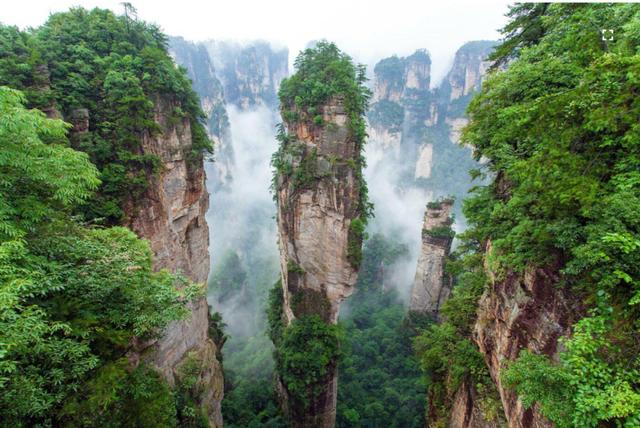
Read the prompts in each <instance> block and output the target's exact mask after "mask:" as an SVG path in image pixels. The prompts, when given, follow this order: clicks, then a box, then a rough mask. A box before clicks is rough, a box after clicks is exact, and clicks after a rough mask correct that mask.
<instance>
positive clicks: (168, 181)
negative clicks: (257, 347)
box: [125, 97, 223, 427]
mask: <svg viewBox="0 0 640 428" xmlns="http://www.w3.org/2000/svg"><path fill="white" fill-rule="evenodd" d="M154 105H155V106H154V120H155V122H156V123H157V124H158V126H159V128H160V130H161V132H159V133H158V134H157V135H144V136H143V138H142V151H143V152H144V153H145V154H152V155H155V156H157V157H158V158H159V159H160V161H161V164H162V169H161V172H160V173H159V174H157V175H153V174H149V176H148V181H149V186H148V188H147V190H146V191H145V193H144V194H143V195H142V196H140V197H137V198H135V199H129V200H128V201H127V203H126V204H125V211H126V213H127V217H128V226H129V227H130V228H131V229H132V230H134V231H135V232H136V233H137V234H138V235H140V236H141V237H143V238H146V239H147V240H149V242H150V244H151V249H152V250H153V253H154V256H155V257H154V263H155V268H156V269H168V270H170V271H172V272H176V271H181V272H182V273H183V274H184V275H185V276H186V277H187V278H189V279H190V280H192V281H194V282H198V283H205V282H206V280H207V275H208V273H209V250H208V246H209V231H208V227H207V222H206V220H205V213H206V211H207V208H208V206H209V195H208V193H207V191H206V189H205V186H204V180H205V174H204V166H203V162H202V156H199V157H197V158H195V159H193V158H192V157H190V156H189V155H190V154H191V144H192V135H191V127H190V122H189V119H187V118H183V119H182V120H179V121H177V123H176V121H175V120H174V119H173V118H172V117H171V112H172V111H173V109H174V108H176V107H179V105H177V104H176V103H175V102H173V101H172V100H171V99H168V98H165V97H158V98H156V100H155V103H154ZM189 309H190V310H191V314H190V316H189V317H187V318H186V319H184V320H181V321H176V322H173V323H171V324H170V325H169V326H168V327H167V329H166V330H165V331H164V333H163V335H162V337H161V338H160V339H158V340H157V341H155V342H153V343H144V344H139V346H138V349H137V351H138V353H137V354H133V355H132V356H131V358H134V359H137V358H142V359H144V360H145V361H148V362H150V363H152V364H153V365H154V366H155V367H157V368H158V370H160V371H161V372H162V374H163V375H164V377H165V378H166V379H167V380H168V382H169V383H170V384H171V385H175V384H176V383H179V382H180V381H181V368H182V366H183V365H184V364H185V363H187V362H189V363H191V364H193V363H195V364H197V366H198V367H199V369H198V375H197V376H198V380H197V384H198V389H199V391H201V393H200V396H199V397H197V399H198V401H199V404H200V405H201V407H202V410H203V411H204V413H205V414H206V415H207V417H208V419H209V422H210V425H211V426H212V427H221V426H222V413H221V408H220V404H221V400H222V394H223V379H222V368H221V365H220V362H219V361H218V360H217V356H216V354H217V352H218V348H217V345H216V344H215V343H214V342H213V341H212V340H211V338H210V337H209V334H208V331H209V308H208V305H207V302H206V298H205V297H204V296H203V297H201V298H199V299H198V300H197V301H194V302H192V303H191V304H190V307H189Z"/></svg>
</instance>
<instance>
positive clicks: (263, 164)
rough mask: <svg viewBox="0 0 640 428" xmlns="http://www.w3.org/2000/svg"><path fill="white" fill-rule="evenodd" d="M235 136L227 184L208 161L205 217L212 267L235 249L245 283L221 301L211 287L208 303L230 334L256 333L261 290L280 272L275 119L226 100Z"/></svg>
mask: <svg viewBox="0 0 640 428" xmlns="http://www.w3.org/2000/svg"><path fill="white" fill-rule="evenodd" d="M227 112H228V115H229V122H230V127H231V135H232V139H233V151H234V161H233V163H232V166H231V176H232V177H233V178H232V180H231V183H230V185H229V186H228V187H219V186H213V183H211V181H213V180H215V175H214V174H213V173H212V167H213V164H208V165H207V167H208V180H209V181H210V183H208V188H209V189H216V191H214V192H213V193H212V194H211V202H210V204H211V207H212V208H211V209H210V210H209V212H208V214H207V221H208V223H209V225H210V227H211V251H210V253H211V256H212V260H211V262H212V263H211V266H212V272H215V271H216V269H217V268H219V267H220V262H221V261H222V259H223V257H224V256H225V254H227V253H228V252H235V253H236V254H237V255H238V257H239V259H240V261H241V264H242V267H243V269H245V270H246V274H247V278H246V282H245V283H244V284H242V289H241V290H240V293H237V294H234V295H233V296H232V297H231V298H230V299H228V300H225V301H224V302H223V303H222V304H221V302H220V301H218V299H217V298H216V296H215V295H216V292H217V290H215V289H212V288H211V287H210V289H209V302H210V304H211V305H212V306H213V309H214V310H215V311H218V312H220V313H221V314H222V316H223V319H224V321H225V323H226V324H227V332H228V334H230V335H231V337H232V338H240V337H248V336H253V335H255V334H257V333H259V332H260V330H261V329H262V327H263V325H262V322H261V321H262V319H263V317H262V316H261V315H262V312H263V311H264V308H263V307H262V306H263V303H264V301H262V300H261V299H258V298H257V297H259V294H260V291H261V290H259V289H261V288H264V287H268V286H269V285H270V284H273V283H274V282H275V281H276V279H277V278H278V275H279V271H278V268H279V265H278V247H277V233H276V223H275V220H274V216H275V213H276V207H275V203H274V202H273V199H272V196H271V193H270V190H269V186H270V182H271V167H270V159H271V154H272V153H273V152H274V151H275V150H276V140H275V124H276V121H277V118H276V117H275V115H274V113H273V112H272V111H270V110H269V109H268V108H267V107H264V106H259V107H257V108H254V109H251V110H248V111H241V110H239V109H238V108H237V107H235V106H233V105H228V107H227Z"/></svg>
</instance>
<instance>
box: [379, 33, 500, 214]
mask: <svg viewBox="0 0 640 428" xmlns="http://www.w3.org/2000/svg"><path fill="white" fill-rule="evenodd" d="M493 45H494V43H493V42H470V43H467V44H465V45H464V46H462V47H461V48H460V49H459V50H458V52H457V53H456V55H455V59H454V63H453V66H452V68H451V70H450V72H449V73H448V75H447V76H446V78H445V79H444V81H443V82H442V83H441V84H440V85H439V87H437V88H430V87H429V85H430V80H431V79H430V65H431V61H430V59H429V55H428V53H427V52H426V51H423V50H422V51H417V52H416V53H414V54H413V55H411V56H409V57H406V58H398V57H391V58H386V59H383V60H381V61H380V62H379V63H378V64H377V65H376V67H375V70H374V71H375V78H374V83H373V89H374V93H373V99H372V101H373V103H372V104H371V108H370V110H369V114H368V119H369V130H368V133H369V135H370V139H369V141H370V144H371V145H373V146H374V147H376V146H377V147H379V148H380V149H381V150H384V151H385V154H386V155H387V156H389V157H390V158H391V159H392V160H393V161H395V162H396V163H397V164H398V167H397V169H398V184H399V185H401V186H407V185H409V186H418V187H421V188H424V189H426V190H429V191H430V192H432V194H433V195H434V196H436V197H439V196H445V195H453V196H456V197H459V198H460V199H462V198H463V197H464V196H465V195H466V193H467V191H468V189H469V188H470V187H471V183H470V180H469V179H468V175H467V171H468V170H469V169H471V168H475V167H476V166H475V163H474V161H473V160H472V159H471V151H470V149H468V148H465V147H461V146H459V145H458V143H459V141H460V133H461V130H462V128H463V127H464V125H465V124H466V118H465V117H464V112H465V109H466V107H467V105H468V103H469V101H470V100H471V96H472V94H473V92H475V91H477V90H478V89H479V88H480V84H481V82H482V78H483V76H484V75H485V74H486V72H487V69H488V66H489V63H488V62H486V61H485V60H484V59H485V58H486V57H487V56H488V55H489V53H490V51H491V48H492V47H493ZM456 210H459V208H456ZM457 214H458V215H460V214H461V213H460V212H459V211H458V212H457Z"/></svg>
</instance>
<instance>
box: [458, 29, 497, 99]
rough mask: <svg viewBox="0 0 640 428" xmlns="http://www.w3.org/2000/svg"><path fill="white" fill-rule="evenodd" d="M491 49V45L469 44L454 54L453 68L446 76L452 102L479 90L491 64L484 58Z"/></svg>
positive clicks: (482, 43)
mask: <svg viewBox="0 0 640 428" xmlns="http://www.w3.org/2000/svg"><path fill="white" fill-rule="evenodd" d="M492 47H493V44H492V43H487V42H469V43H467V44H465V45H464V46H462V47H461V48H460V49H459V50H458V51H457V52H456V55H455V58H454V60H453V67H452V68H451V71H450V72H449V75H448V76H447V81H448V83H449V85H450V86H451V93H450V99H451V100H452V101H453V100H456V99H458V98H460V97H464V96H465V95H469V94H470V93H471V92H474V91H477V90H478V89H480V84H481V83H482V80H483V78H484V76H485V75H486V73H487V71H488V69H489V67H490V66H491V62H489V61H487V60H486V58H487V56H488V55H489V53H490V52H491V49H492Z"/></svg>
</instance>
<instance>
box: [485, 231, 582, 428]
mask: <svg viewBox="0 0 640 428" xmlns="http://www.w3.org/2000/svg"><path fill="white" fill-rule="evenodd" d="M486 254H488V255H490V254H491V243H488V244H487V248H486ZM486 270H487V273H488V275H489V283H490V284H489V287H488V289H487V290H486V291H485V293H484V295H483V296H482V298H481V299H480V302H479V306H478V318H477V320H476V324H475V327H474V340H475V341H476V343H477V344H478V347H479V348H480V352H482V354H483V355H484V358H485V361H486V363H487V366H488V367H489V372H490V374H491V377H492V379H493V381H494V382H495V384H496V386H497V389H498V392H499V393H500V399H501V401H502V406H503V408H504V413H505V417H506V419H507V422H508V425H509V427H511V428H538V427H545V428H547V427H552V426H553V424H551V423H550V422H549V421H548V420H547V419H546V418H544V417H543V416H542V415H541V414H540V413H539V412H538V410H537V408H536V406H534V407H532V408H531V409H525V408H523V406H522V403H521V402H520V400H518V397H517V395H516V394H515V392H514V391H512V390H509V389H506V388H505V387H504V386H503V385H502V381H501V379H500V371H501V369H503V368H504V367H505V364H506V363H507V362H508V361H510V360H514V359H516V357H517V356H518V353H519V352H520V350H522V349H529V350H531V351H532V352H534V353H536V354H545V355H548V356H550V357H551V358H552V359H553V358H554V356H556V354H557V352H558V351H559V349H558V348H559V343H558V338H559V337H561V336H566V335H568V334H569V333H570V326H571V325H572V324H573V323H575V322H576V321H577V320H578V319H579V317H580V314H581V313H582V310H581V308H580V305H579V304H578V303H577V301H578V299H576V297H575V296H571V295H569V294H568V291H567V290H564V289H563V288H561V287H557V286H556V284H557V283H558V280H559V275H558V266H548V267H546V268H544V269H541V268H539V269H535V270H527V271H526V272H525V273H524V274H515V273H509V274H507V275H506V277H504V278H498V277H496V276H495V274H494V273H493V272H492V270H491V266H489V265H487V266H486Z"/></svg>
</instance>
